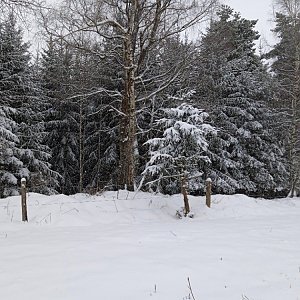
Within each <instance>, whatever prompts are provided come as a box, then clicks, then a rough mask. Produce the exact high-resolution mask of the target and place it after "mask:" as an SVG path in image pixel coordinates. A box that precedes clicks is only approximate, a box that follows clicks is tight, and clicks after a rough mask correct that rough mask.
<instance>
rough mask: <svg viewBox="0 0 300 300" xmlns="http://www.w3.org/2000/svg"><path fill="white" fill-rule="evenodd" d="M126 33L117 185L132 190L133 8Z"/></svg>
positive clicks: (133, 118)
mask: <svg viewBox="0 0 300 300" xmlns="http://www.w3.org/2000/svg"><path fill="white" fill-rule="evenodd" d="M129 10H130V11H129V13H128V23H129V24H128V25H129V26H128V32H127V35H126V38H125V39H124V44H123V47H124V92H123V98H122V107H121V111H122V114H123V115H122V120H121V124H120V174H119V185H120V187H122V188H127V189H128V190H129V191H133V190H134V178H135V138H136V115H135V114H136V111H135V102H136V101H135V100H136V99H135V98H136V96H135V66H134V48H133V30H134V25H135V24H134V22H135V21H134V6H131V7H130V8H129Z"/></svg>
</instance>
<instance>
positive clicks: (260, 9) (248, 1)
mask: <svg viewBox="0 0 300 300" xmlns="http://www.w3.org/2000/svg"><path fill="white" fill-rule="evenodd" d="M48 1H49V0H48ZM55 1H57V0H55ZM55 1H53V2H55ZM273 1H274V0H222V2H223V3H224V4H227V5H229V6H231V7H232V8H233V9H235V10H236V11H238V12H240V13H241V16H242V17H244V18H246V19H250V20H256V19H258V23H257V26H256V29H257V30H258V31H259V33H260V35H261V44H262V46H263V47H264V48H265V50H268V48H269V47H268V45H272V44H274V42H275V38H274V35H273V33H272V32H271V31H270V29H271V28H274V23H273V22H272V19H273V5H272V3H273ZM29 30H30V31H31V33H28V32H26V29H25V35H26V36H28V37H29V39H30V40H31V43H32V44H33V46H35V47H36V45H35V44H37V43H38V40H39V39H35V38H33V37H32V28H30V29H29ZM35 47H33V48H35Z"/></svg>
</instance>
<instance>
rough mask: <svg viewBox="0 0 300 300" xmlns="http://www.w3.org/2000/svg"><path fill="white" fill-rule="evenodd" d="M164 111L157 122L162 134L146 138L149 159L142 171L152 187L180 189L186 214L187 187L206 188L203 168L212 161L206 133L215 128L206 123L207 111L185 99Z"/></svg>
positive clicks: (173, 190)
mask: <svg viewBox="0 0 300 300" xmlns="http://www.w3.org/2000/svg"><path fill="white" fill-rule="evenodd" d="M163 115H164V117H163V118H162V119H160V120H158V121H157V122H156V125H157V127H158V128H159V129H160V130H161V137H156V138H153V139H150V140H149V141H147V142H146V145H148V146H149V156H150V159H149V162H148V163H147V165H146V169H145V171H144V172H143V175H144V176H145V177H146V179H147V181H148V183H147V184H146V185H147V186H148V187H149V188H151V189H152V190H156V191H159V192H164V193H170V194H173V193H176V192H179V191H180V189H181V191H182V193H183V195H184V202H185V214H187V213H189V206H188V200H187V188H188V189H189V190H190V191H198V190H200V189H203V184H204V179H202V178H201V175H202V172H201V171H202V170H203V168H204V166H205V165H206V164H209V163H210V160H209V157H208V156H207V149H208V142H207V140H206V136H207V134H208V133H213V132H215V130H214V128H213V127H212V126H211V125H209V124H206V123H204V120H205V119H206V118H207V117H208V115H207V113H205V112H204V111H203V110H201V109H198V108H196V107H193V106H192V105H189V104H186V103H182V104H181V105H179V106H178V107H176V108H166V109H163ZM187 185H188V187H187Z"/></svg>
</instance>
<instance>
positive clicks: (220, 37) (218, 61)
mask: <svg viewBox="0 0 300 300" xmlns="http://www.w3.org/2000/svg"><path fill="white" fill-rule="evenodd" d="M255 24H256V21H250V20H246V19H243V18H241V16H240V15H239V14H238V13H235V12H234V11H233V10H232V9H231V8H229V7H228V6H223V7H222V9H221V10H220V11H219V13H218V20H217V21H214V22H212V24H211V26H210V28H209V29H208V32H207V34H206V36H205V37H204V38H203V40H202V44H201V52H200V55H199V64H200V68H201V69H200V70H202V72H201V71H200V72H199V77H200V78H199V81H200V82H201V84H200V85H199V87H198V92H199V99H201V100H200V101H202V102H203V106H204V107H205V108H206V109H208V111H209V113H210V115H211V118H212V122H213V125H214V126H215V127H216V128H217V129H218V135H217V136H213V137H212V138H211V139H210V142H209V143H210V148H209V149H210V152H211V157H210V158H211V161H212V164H211V166H210V167H209V168H208V169H206V171H205V172H206V176H209V177H212V178H213V181H214V186H215V190H216V191H217V192H221V193H236V192H243V193H246V194H257V195H271V194H272V195H274V193H276V192H278V191H282V190H283V189H284V188H285V178H286V168H285V165H284V158H283V150H282V148H281V147H280V145H279V143H278V142H277V140H276V137H275V134H274V130H275V129H274V128H273V127H272V123H273V122H272V120H273V119H274V118H276V114H275V111H273V110H272V109H271V108H270V103H269V102H270V101H271V93H270V90H271V86H270V84H269V83H270V81H271V77H270V76H269V75H268V73H267V70H266V68H265V67H264V66H263V64H262V62H261V60H260V59H259V57H258V56H257V55H256V53H255V48H254V41H255V40H257V39H258V38H259V35H258V33H257V32H256V31H255V30H254V26H255Z"/></svg>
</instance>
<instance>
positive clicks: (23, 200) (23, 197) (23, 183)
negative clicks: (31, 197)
mask: <svg viewBox="0 0 300 300" xmlns="http://www.w3.org/2000/svg"><path fill="white" fill-rule="evenodd" d="M21 207H22V221H23V222H28V217H27V203H26V179H25V178H22V179H21Z"/></svg>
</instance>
